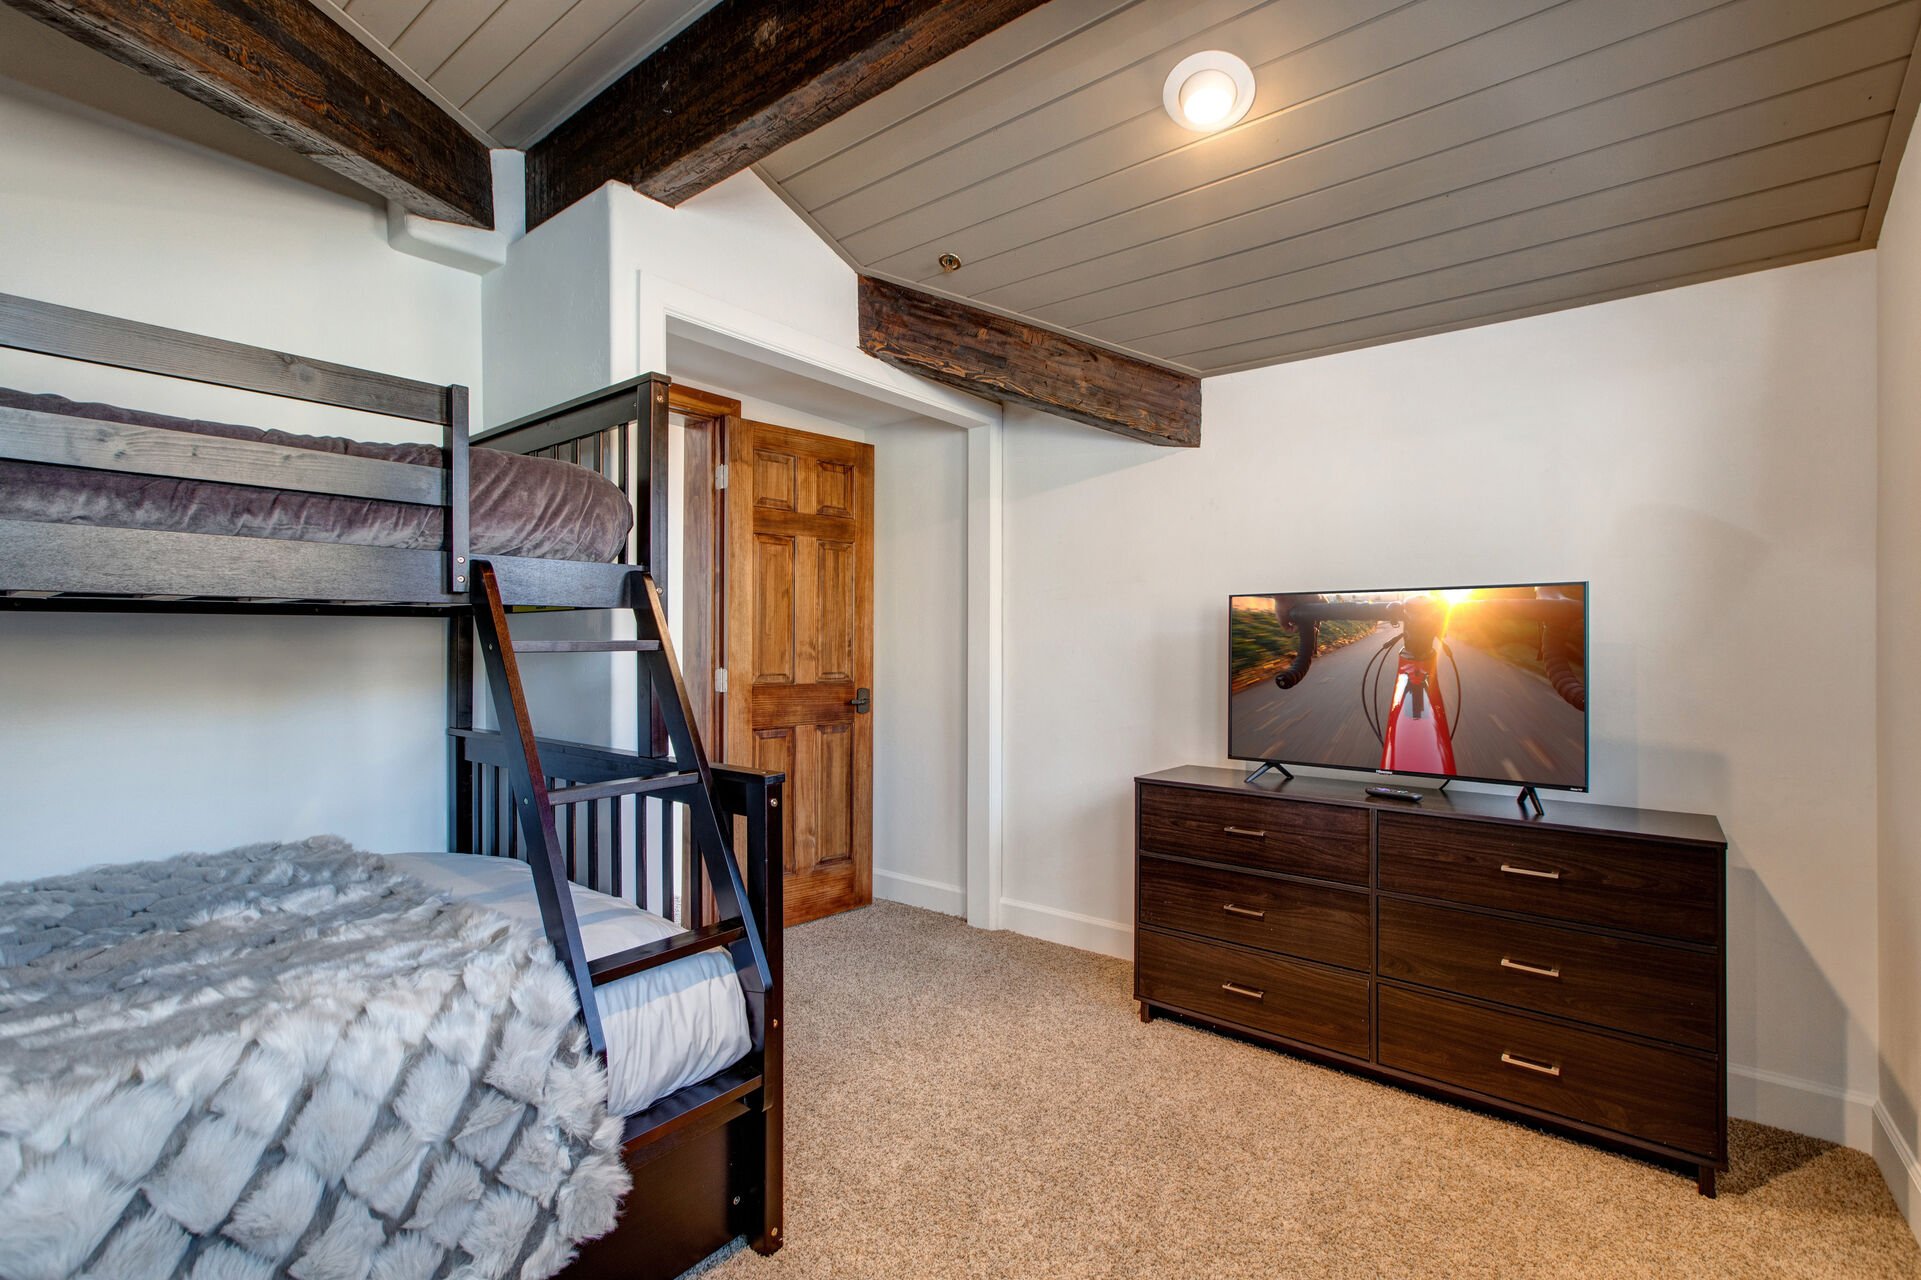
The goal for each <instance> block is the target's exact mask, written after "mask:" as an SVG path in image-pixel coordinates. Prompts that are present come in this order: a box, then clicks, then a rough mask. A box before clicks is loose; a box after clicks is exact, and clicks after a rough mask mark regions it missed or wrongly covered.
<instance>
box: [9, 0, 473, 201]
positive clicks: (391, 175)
mask: <svg viewBox="0 0 1921 1280" xmlns="http://www.w3.org/2000/svg"><path fill="white" fill-rule="evenodd" d="M8 3H10V4H12V5H13V7H14V8H16V9H19V10H20V11H21V12H23V13H26V14H27V15H29V16H30V17H33V18H37V19H39V20H40V21H42V22H45V23H48V24H49V25H51V26H54V27H57V28H59V29H60V30H62V31H65V32H66V33H67V34H69V35H71V36H73V37H74V38H75V39H77V40H79V41H81V42H82V43H83V44H87V45H90V46H92V47H93V48H95V49H98V50H100V51H101V52H103V53H106V54H107V55H109V56H110V57H113V58H115V59H117V60H118V61H121V62H124V63H126V64H127V65H129V66H131V67H134V68H135V69H136V70H139V71H141V72H143V73H145V74H146V75H148V76H150V77H152V78H153V79H155V80H158V81H159V82H161V83H162V84H165V85H167V86H168V87H169V88H172V89H175V90H177V91H179V92H181V93H183V94H185V95H187V96H188V97H190V98H193V99H195V100H196V101H198V102H201V103H203V104H205V105H207V106H209V107H212V108H213V109H214V110H216V111H218V112H220V113H221V114H222V115H225V116H227V117H229V118H230V119H233V120H237V121H239V122H240V123H241V124H244V125H246V126H247V127H249V128H251V129H253V130H254V131H255V132H257V133H261V134H264V135H265V136H267V137H269V138H271V139H273V140H274V141H276V142H278V143H281V144H282V145H284V146H287V147H290V148H292V149H293V150H295V151H297V152H299V153H300V154H302V155H305V156H307V157H308V158H310V159H312V160H314V161H315V162H317V163H319V164H321V165H324V166H326V167H327V168H329V169H332V170H333V171H334V172H336V173H339V174H342V175H344V176H346V177H348V178H350V179H352V180H353V181H355V182H357V183H359V184H360V185H362V186H364V187H367V188H369V189H371V190H373V191H376V192H378V193H379V194H381V195H384V196H386V197H388V198H389V199H391V200H394V201H396V202H398V203H399V204H401V205H403V206H404V207H406V208H407V209H409V210H410V211H412V212H414V213H419V214H422V215H424V216H426V217H430V218H436V219H440V220H442V221H447V222H458V223H463V224H465V225H468V226H479V227H491V226H492V225H493V166H492V159H491V157H490V156H489V155H488V152H487V148H486V146H485V145H484V144H483V143H481V142H480V141H479V140H478V139H476V138H474V137H473V136H472V135H471V134H469V133H468V132H467V131H466V130H465V129H463V128H461V127H460V125H459V124H457V123H456V122H455V121H454V120H453V119H452V118H451V117H450V116H448V115H447V113H446V112H444V111H442V110H441V108H440V107H439V106H437V105H436V104H435V103H434V102H433V101H432V100H431V99H430V98H428V97H427V95H425V94H424V93H422V92H420V90H418V89H416V88H414V86H413V85H411V84H409V83H408V82H407V80H406V79H405V77H403V76H402V75H401V74H400V73H399V72H397V71H395V70H394V69H393V68H391V67H389V66H388V65H387V64H386V63H384V62H382V61H381V60H380V59H379V58H378V57H376V56H375V55H374V54H373V53H372V52H370V51H369V50H368V49H367V48H365V47H364V46H363V45H361V43H360V42H359V41H358V40H356V39H354V37H353V36H352V35H350V34H349V33H348V32H347V31H346V29H345V28H344V27H342V26H341V25H340V24H339V23H337V22H335V21H333V19H331V18H330V17H328V16H327V15H326V13H325V12H323V11H322V10H321V9H320V8H319V7H318V6H317V5H315V4H313V3H311V2H310V0H249V3H247V4H246V5H244V6H243V5H235V4H230V3H223V2H221V0H8Z"/></svg>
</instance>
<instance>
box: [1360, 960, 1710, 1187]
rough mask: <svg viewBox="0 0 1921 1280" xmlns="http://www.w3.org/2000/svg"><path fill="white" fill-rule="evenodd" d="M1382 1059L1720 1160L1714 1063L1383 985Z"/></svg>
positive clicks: (1429, 1076) (1428, 1075)
mask: <svg viewBox="0 0 1921 1280" xmlns="http://www.w3.org/2000/svg"><path fill="white" fill-rule="evenodd" d="M1378 1003H1379V1009H1380V1019H1381V1026H1380V1062H1381V1065H1382V1066H1384V1067H1394V1068H1397V1069H1399V1070H1401V1071H1407V1072H1412V1073H1413V1074H1415V1075H1419V1076H1424V1077H1426V1078H1427V1079H1430V1080H1435V1081H1438V1082H1440V1083H1442V1084H1448V1085H1453V1086H1455V1087H1457V1088H1462V1089H1471V1090H1473V1091H1474V1092H1476V1093H1482V1094H1487V1095H1489V1096H1491V1097H1494V1098H1499V1099H1503V1100H1505V1101H1508V1102H1514V1103H1519V1104H1520V1105H1522V1106H1528V1107H1535V1108H1538V1109H1540V1110H1542V1111H1546V1112H1550V1113H1552V1114H1554V1115H1558V1116H1565V1117H1566V1118H1568V1119H1570V1120H1579V1121H1582V1122H1584V1123H1586V1124H1591V1125H1595V1126H1598V1127H1600V1128H1603V1129H1611V1130H1614V1131H1616V1132H1619V1133H1622V1134H1627V1135H1632V1136H1634V1137H1637V1138H1640V1139H1642V1140H1644V1141H1648V1142H1654V1143H1659V1144H1661V1145H1663V1146H1667V1147H1672V1148H1674V1149H1675V1150H1677V1151H1682V1152H1687V1153H1689V1154H1691V1155H1699V1156H1706V1157H1709V1158H1711V1159H1718V1158H1720V1156H1721V1155H1722V1154H1723V1153H1722V1151H1721V1131H1720V1118H1719V1107H1720V1091H1719V1089H1718V1087H1717V1082H1716V1079H1715V1076H1716V1069H1715V1064H1714V1060H1713V1059H1712V1058H1704V1057H1695V1056H1694V1055H1692V1054H1688V1053H1684V1052H1683V1051H1681V1050H1679V1049H1656V1048H1652V1047H1649V1046H1647V1045H1643V1044H1637V1043H1634V1042H1632V1041H1628V1040H1620V1039H1616V1038H1615V1037H1613V1036H1608V1035H1603V1034H1601V1033H1599V1032H1594V1031H1577V1030H1574V1029H1572V1028H1569V1027H1563V1026H1560V1025H1558V1024H1555V1023H1550V1022H1545V1021H1543V1020H1541V1019H1539V1018H1532V1017H1529V1016H1527V1015H1526V1014H1520V1013H1496V1012H1494V1011H1492V1010H1488V1009H1481V1008H1478V1007H1475V1006H1473V1005H1467V1004H1462V1003H1459V1002H1457V1001H1453V1000H1447V999H1443V998H1442V997H1439V996H1429V995H1423V994H1419V993H1416V992H1412V991H1404V990H1401V989H1400V988H1397V987H1391V986H1385V985H1384V986H1382V987H1381V988H1380V992H1379V998H1378Z"/></svg>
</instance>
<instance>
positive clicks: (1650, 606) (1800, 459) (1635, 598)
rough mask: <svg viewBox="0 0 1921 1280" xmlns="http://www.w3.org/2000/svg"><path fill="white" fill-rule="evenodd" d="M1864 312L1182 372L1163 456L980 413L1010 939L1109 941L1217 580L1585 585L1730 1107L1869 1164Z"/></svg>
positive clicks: (1847, 262) (1689, 316) (1087, 434)
mask: <svg viewBox="0 0 1921 1280" xmlns="http://www.w3.org/2000/svg"><path fill="white" fill-rule="evenodd" d="M1873 308H1874V262H1873V258H1872V257H1871V256H1869V255H1856V256H1852V257H1847V258H1840V259H1835V260H1831V261H1827V262H1821V263H1816V264H1811V265H1806V266H1799V267H1794V268H1791V269H1787V270H1781V271H1770V272H1765V273H1762V274H1758V275H1751V276H1745V277H1741V278H1739V279H1734V280H1728V281H1724V282H1720V283H1716V284H1710V285H1704V286H1699V287H1695V288H1688V289H1681V290H1676V291H1673V292H1668V293H1661V294H1656V295H1653V296H1650V297H1645V298H1637V299H1633V300H1629V301H1623V302H1616V303H1610V304H1607V305H1604V306H1596V307H1589V308H1585V309H1582V310H1578V311H1571V312H1566V313H1563V314H1560V315H1554V316H1547V317H1541V318H1537V319H1529V320H1522V321H1517V322H1514V323H1510V324H1503V325H1497V326H1493V327H1488V328H1482V329H1476V330H1471V331H1468V332H1464V333H1458V334H1452V335H1446V336H1441V337H1435V338H1428V339H1423V340H1419V341H1415V342H1409V343H1403V344H1399V345H1395V346H1389V347H1385V348H1380V349H1376V350H1371V351H1362V352H1356V353H1352V354H1347V355H1339V356H1333V357H1329V358H1325V359H1320V360H1314V361H1308V362H1304V363H1300V364H1294V365H1285V366H1279V367H1274V368H1269V369H1265V370H1259V371H1255V372H1250V373H1245V374H1237V375H1233V376H1229V377H1223V378H1218V379H1210V380H1209V381H1208V382H1207V383H1206V384H1205V387H1204V397H1205V411H1204V415H1203V428H1202V436H1203V443H1202V445H1201V447H1200V448H1199V449H1198V450H1194V451H1191V452H1184V451H1171V450H1168V451H1164V450H1155V449H1144V448H1142V447H1140V446H1139V445H1136V444H1132V443H1129V442H1127V441H1124V440H1120V439H1115V438H1111V437H1106V436H1103V435H1101V434H1100V433H1098V432H1093V431H1089V430H1086V429H1084V428H1078V427H1074V426H1071V425H1067V424H1062V423H1057V422H1052V421H1047V420H1034V421H1030V422H1020V421H1014V420H1013V419H1012V417H1011V415H1010V422H1009V427H1008V432H1007V442H1008V443H1007V488H1008V510H1007V523H1006V537H1007V582H1008V594H1007V601H1006V619H1007V621H1006V627H1007V700H1006V705H1007V712H1006V715H1007V744H1006V750H1007V766H1006V785H1007V837H1006V839H1007V845H1006V848H1007V852H1006V865H1005V870H1004V875H1005V885H1006V887H1005V893H1006V897H1007V898H1008V899H1009V900H1010V903H1009V905H1008V907H1007V912H1006V918H1007V920H1008V922H1009V923H1010V924H1012V925H1013V926H1014V927H1016V928H1023V929H1027V930H1029V931H1032V932H1037V933H1041V934H1042V935H1044V936H1053V937H1057V938H1060V939H1062V940H1064V941H1069V942H1074V943H1076V944H1077V945H1082V946H1094V947H1099V948H1101V949H1104V950H1108V951H1111V952H1113V953H1115V954H1123V955H1124V954H1127V953H1128V950H1129V946H1130V939H1129V937H1128V933H1127V924H1126V922H1127V921H1129V920H1130V919H1131V916H1132V909H1133V903H1132V900H1131V896H1132V880H1131V850H1132V833H1131V830H1130V827H1129V822H1130V812H1131V804H1130V796H1131V782H1130V780H1131V779H1132V778H1133V777H1134V775H1136V774H1138V773H1145V772H1150V771H1153V770H1156V769H1160V768H1164V767H1167V766H1170V765H1175V764H1181V763H1186V762H1224V760H1223V755H1224V751H1225V741H1226V731H1225V724H1224V718H1225V706H1224V703H1225V694H1224V689H1225V671H1224V667H1225V651H1226V635H1225V628H1226V609H1225V597H1226V596H1227V595H1228V594H1229V593H1230V592H1235V591H1249V590H1256V591H1258V590H1285V589H1288V588H1290V587H1292V588H1299V589H1325V588H1328V587H1335V586H1339V585H1340V584H1342V583H1349V584H1354V585H1356V586H1382V585H1390V584H1393V583H1406V584H1409V585H1420V584H1422V583H1458V582H1476V581H1493V582H1514V581H1531V580H1547V581H1555V580H1567V579H1583V578H1585V579H1591V580H1592V583H1593V588H1592V590H1593V610H1592V629H1593V631H1592V635H1593V640H1592V645H1591V648H1590V657H1589V661H1590V664H1591V673H1592V674H1591V680H1590V688H1591V692H1592V707H1593V747H1594V757H1593V779H1594V786H1595V795H1594V798H1595V799H1597V800H1601V801H1606V802H1612V803H1619V804H1629V805H1639V806H1645V807H1652V808H1666V809H1683V810H1696V811H1707V812H1711V813H1715V814H1718V815H1719V816H1720V817H1721V820H1722V822H1723V824H1724V825H1725V826H1726V828H1727V831H1728V834H1729V836H1730V838H1731V840H1732V843H1733V850H1732V855H1731V864H1732V886H1731V892H1730V899H1731V900H1730V929H1729V933H1730V937H1731V939H1732V958H1731V963H1730V973H1729V982H1730V987H1731V992H1730V999H1731V1017H1730V1035H1731V1041H1732V1043H1731V1052H1732V1057H1733V1060H1734V1062H1735V1063H1737V1064H1739V1065H1738V1068H1737V1072H1736V1076H1735V1079H1734V1081H1733V1105H1734V1107H1735V1110H1736V1112H1737V1114H1748V1115H1752V1114H1755V1113H1756V1112H1757V1111H1760V1112H1761V1113H1763V1114H1765V1115H1767V1116H1769V1117H1771V1118H1773V1119H1774V1120H1775V1121H1776V1122H1777V1123H1785V1124H1788V1125H1790V1127H1793V1128H1797V1129H1801V1130H1803V1131H1806V1132H1813V1133H1826V1134H1828V1135H1830V1136H1833V1137H1837V1138H1839V1137H1849V1138H1852V1139H1854V1140H1855V1141H1856V1142H1857V1143H1861V1144H1864V1143H1865V1139H1866V1128H1865V1119H1866V1112H1867V1102H1868V1100H1869V1099H1871V1098H1872V1095H1873V1091H1874V1088H1875V1079H1874V1053H1873V1048H1872V1046H1873V1043H1874V1040H1873V1037H1874V1028H1875V1022H1876V1017H1877V1011H1876V1007H1875V939H1874V933H1875V928H1874V892H1875V855H1874V845H1875V766H1874V743H1873V740H1872V735H1871V734H1870V733H1869V732H1868V730H1867V728H1866V726H1868V725H1869V724H1871V723H1872V721H1873V717H1874V712H1875V694H1874V636H1873V629H1872V627H1871V626H1870V625H1869V624H1868V622H1867V619H1869V618H1870V617H1872V616H1873V610H1874V598H1875V595H1874V592H1875V587H1874V568H1875V564H1874V556H1875V537H1874V501H1875V477H1874V465H1875V457H1874V413H1875V409H1874V351H1873V349H1872V346H1871V345H1870V344H1868V343H1865V342H1863V341H1862V335H1864V334H1867V333H1871V332H1872V330H1873V324H1874V314H1873ZM1556 802H1560V803H1573V802H1574V801H1557V800H1556V799H1555V798H1550V800H1549V803H1556ZM1848 1097H1851V1098H1852V1102H1848V1101H1846V1099H1847V1098H1848Z"/></svg>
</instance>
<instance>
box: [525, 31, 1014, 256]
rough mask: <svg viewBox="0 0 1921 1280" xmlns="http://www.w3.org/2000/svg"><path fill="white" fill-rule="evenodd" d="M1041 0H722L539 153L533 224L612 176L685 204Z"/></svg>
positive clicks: (530, 172)
mask: <svg viewBox="0 0 1921 1280" xmlns="http://www.w3.org/2000/svg"><path fill="white" fill-rule="evenodd" d="M1041 2H1042V0H831V2H829V0H814V2H813V3H807V2H806V0H722V3H721V4H720V5H718V6H717V7H715V8H713V9H711V10H709V11H708V12H707V13H705V14H703V15H702V16H701V17H700V18H699V19H698V20H696V21H695V22H694V24H693V25H692V26H690V27H688V28H687V30H686V31H684V32H682V33H681V34H680V36H679V37H678V38H676V39H675V40H673V41H671V42H669V43H668V44H667V45H666V46H664V47H663V48H661V49H660V50H659V51H657V52H656V53H655V54H654V55H653V56H652V57H650V58H648V59H647V60H646V61H645V62H643V63H641V64H640V65H639V66H638V67H635V68H634V69H633V70H632V71H630V72H628V73H627V74H626V75H624V76H622V77H621V78H620V79H619V80H616V81H615V82H614V83H613V84H612V85H610V86H609V87H608V88H607V89H606V90H604V91H603V92H602V93H601V94H600V96H598V97H597V98H595V99H594V100H593V101H592V102H590V103H588V104H587V105H586V106H585V107H583V108H582V109H581V110H580V111H579V112H578V113H576V114H575V115H574V116H573V117H572V118H570V119H569V120H567V121H566V122H565V123H563V124H562V125H561V126H560V127H559V128H557V129H555V130H554V132H553V133H551V134H549V135H548V136H547V137H545V138H543V139H542V140H541V141H539V142H537V143H535V144H534V145H533V146H532V147H531V148H530V149H529V150H528V152H527V196H528V199H527V221H528V225H529V226H535V225H538V224H539V223H540V222H541V221H543V220H544V219H546V218H549V217H551V216H553V215H554V214H555V213H558V212H559V211H560V210H562V209H564V208H566V207H567V206H568V205H570V204H572V203H573V202H574V201H576V200H578V199H580V198H582V197H583V196H586V195H590V194H592V192H594V191H595V190H596V189H598V188H599V187H600V186H601V185H602V184H603V183H605V182H607V181H610V180H618V181H623V182H627V183H630V184H631V185H633V186H634V187H635V188H636V189H638V190H640V191H641V192H643V193H644V194H646V195H650V196H652V197H654V198H655V199H657V200H660V201H662V202H663V203H666V204H670V205H673V204H679V203H680V202H681V201H683V200H686V199H687V198H688V197H690V196H692V195H694V194H695V193H697V192H700V191H704V190H706V189H707V188H708V187H711V186H713V185H714V184H715V183H718V182H720V181H722V180H723V179H725V178H728V177H730V176H732V175H733V174H735V173H738V172H740V171H741V170H742V169H744V168H746V167H747V166H748V165H750V164H753V163H754V162H755V161H757V160H760V159H761V158H763V157H764V156H767V155H769V154H771V153H772V152H774V151H775V150H778V149H779V148H780V147H781V146H782V145H783V144H784V143H786V142H788V141H790V140H792V139H794V138H797V137H800V136H801V135H803V134H806V133H809V132H811V131H812V130H814V129H816V128H819V127H820V126H821V125H822V124H825V123H826V122H827V121H829V120H832V119H834V118H835V117H836V116H839V115H840V114H842V113H843V112H845V111H847V110H849V109H850V108H852V107H853V106H855V105H856V104H858V103H860V102H863V101H866V100H867V99H868V98H871V97H874V96H875V95H877V94H880V93H882V92H884V91H886V90H887V89H888V88H889V87H891V86H892V85H894V84H897V83H899V82H900V81H902V80H904V79H906V78H907V77H908V76H910V75H912V74H913V73H914V72H915V71H917V70H919V69H920V68H922V67H924V66H927V65H929V64H930V63H933V62H937V61H939V60H940V59H941V58H943V57H945V56H946V55H947V54H949V53H952V52H954V51H955V50H957V49H960V48H963V47H965V46H966V45H968V44H970V43H972V42H973V41H974V40H976V39H978V38H979V37H981V36H983V35H985V34H986V33H988V32H989V31H992V30H994V29H995V28H997V27H1000V26H1002V25H1004V24H1006V23H1008V22H1011V21H1012V20H1013V19H1015V18H1018V17H1019V16H1020V15H1022V14H1023V13H1026V12H1027V11H1028V10H1030V9H1033V8H1035V7H1037V5H1039V4H1040V3H1041Z"/></svg>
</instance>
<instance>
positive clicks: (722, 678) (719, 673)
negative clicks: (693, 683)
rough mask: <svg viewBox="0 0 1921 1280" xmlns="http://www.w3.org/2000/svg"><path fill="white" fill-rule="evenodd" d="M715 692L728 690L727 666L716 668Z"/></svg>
mask: <svg viewBox="0 0 1921 1280" xmlns="http://www.w3.org/2000/svg"><path fill="white" fill-rule="evenodd" d="M714 692H715V693H726V692H727V668H726V667H715V668H714Z"/></svg>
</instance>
